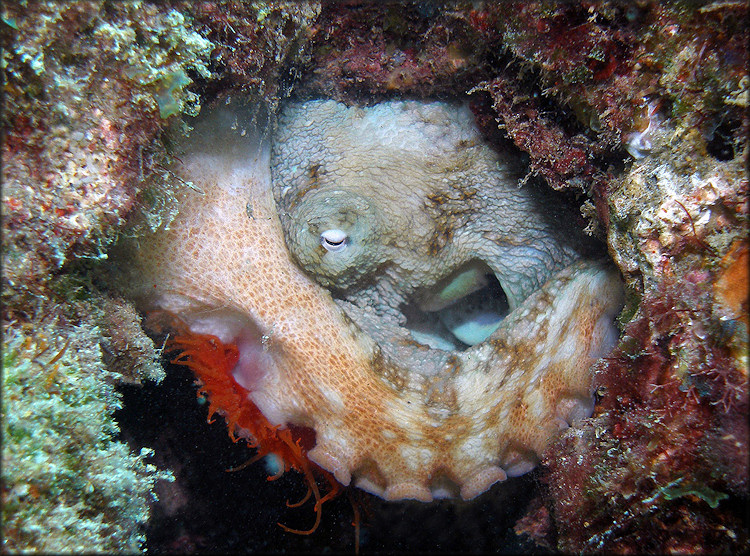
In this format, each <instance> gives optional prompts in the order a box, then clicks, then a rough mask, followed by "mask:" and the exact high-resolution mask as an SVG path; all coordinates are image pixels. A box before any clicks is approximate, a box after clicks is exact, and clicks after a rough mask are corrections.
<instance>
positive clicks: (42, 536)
mask: <svg viewBox="0 0 750 556" xmlns="http://www.w3.org/2000/svg"><path fill="white" fill-rule="evenodd" d="M100 338H101V331H100V330H99V329H98V327H95V326H89V325H83V326H74V327H68V326H59V325H56V324H51V325H47V326H45V327H40V328H35V329H33V330H30V329H29V328H28V327H27V328H26V329H24V327H20V328H14V327H6V328H5V330H4V338H3V349H2V362H3V377H2V380H3V397H2V423H3V450H2V483H3V498H2V502H3V504H2V507H3V508H2V519H3V535H2V537H3V541H2V542H3V544H2V550H3V551H4V552H9V553H15V552H26V551H43V552H48V553H64V552H81V551H85V552H113V551H117V552H138V551H140V550H141V549H142V545H143V543H144V541H145V536H144V524H145V522H146V520H147V519H148V515H149V503H150V502H151V501H152V500H154V499H155V497H154V495H153V494H152V490H153V487H154V483H155V482H156V481H157V480H171V477H172V476H171V473H169V472H165V471H159V470H157V469H156V467H155V466H154V465H152V464H149V463H147V459H148V458H149V457H150V455H151V454H152V452H151V451H150V450H148V449H144V450H142V451H141V453H140V454H137V455H136V454H133V453H131V452H130V450H129V448H128V446H127V445H126V444H125V443H123V442H121V441H119V440H117V439H116V437H117V434H118V432H119V430H118V426H117V424H116V422H115V421H114V419H113V413H114V411H115V410H117V409H119V408H120V406H121V403H120V396H119V394H118V393H117V392H116V390H115V388H114V379H116V378H117V377H116V374H115V373H112V372H109V371H108V370H106V369H105V368H104V364H103V362H102V350H101V348H100V345H99V340H100Z"/></svg>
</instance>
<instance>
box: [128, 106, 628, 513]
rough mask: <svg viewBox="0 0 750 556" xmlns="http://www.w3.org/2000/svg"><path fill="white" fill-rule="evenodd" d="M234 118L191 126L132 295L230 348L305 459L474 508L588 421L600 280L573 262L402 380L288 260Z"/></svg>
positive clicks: (140, 257)
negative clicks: (485, 333) (307, 434)
mask: <svg viewBox="0 0 750 556" xmlns="http://www.w3.org/2000/svg"><path fill="white" fill-rule="evenodd" d="M235 117H236V115H232V114H231V113H230V114H227V113H226V112H218V111H217V113H215V114H214V115H212V116H208V117H205V118H204V121H203V123H202V124H201V125H199V126H197V128H196V131H195V132H194V133H193V137H194V140H193V142H192V143H190V144H188V145H186V151H187V152H186V153H185V154H184V155H181V160H182V161H183V163H182V164H181V165H180V167H178V168H175V170H174V171H175V172H176V173H178V175H180V177H181V178H182V179H184V180H190V181H192V183H193V188H186V189H185V190H184V192H183V195H182V198H181V205H180V213H179V215H178V216H177V218H176V219H175V220H174V221H173V222H172V223H171V225H170V226H169V229H167V230H162V231H160V232H158V233H157V234H155V235H154V236H153V237H149V238H141V239H140V240H139V243H138V249H137V250H136V252H135V255H134V258H133V259H132V260H130V261H128V267H129V270H130V271H131V273H132V278H131V281H132V289H133V293H134V295H135V296H136V298H137V300H138V301H139V304H140V306H141V308H142V309H143V310H156V309H160V310H167V311H170V312H172V313H174V314H176V315H178V316H179V317H181V318H182V319H183V320H185V321H186V322H187V323H188V325H189V326H191V329H192V330H193V331H195V332H199V333H211V334H215V335H217V336H219V338H220V339H221V340H222V341H224V342H233V343H236V344H237V345H238V346H239V348H240V351H241V357H240V362H239V363H238V365H237V368H236V369H235V372H234V375H235V377H236V378H237V380H238V381H239V382H240V383H242V384H243V385H245V386H246V387H247V388H248V390H250V391H251V392H252V393H251V394H250V396H251V398H252V400H253V401H254V402H255V403H256V405H257V406H258V407H259V408H260V409H261V411H262V412H263V413H264V414H265V415H266V417H267V418H268V419H269V420H270V421H271V422H273V423H276V424H282V425H283V424H297V425H302V426H307V427H311V428H312V429H314V430H315V433H316V445H315V447H314V448H313V449H312V450H311V451H310V452H309V454H308V455H309V457H310V459H311V460H312V461H314V462H315V463H317V464H318V465H320V466H321V467H323V468H325V469H327V470H329V471H331V472H332V473H333V474H334V476H335V477H336V479H337V480H338V481H339V482H341V483H342V484H344V485H348V484H350V483H351V482H352V481H353V482H354V483H355V484H356V485H358V486H359V487H361V488H363V489H365V490H368V491H370V492H373V493H376V494H378V495H380V496H382V497H384V498H386V499H389V500H396V499H404V498H412V499H417V500H422V501H430V500H432V499H433V498H438V497H445V496H456V495H460V496H461V497H462V498H464V499H470V498H473V497H475V496H477V495H479V494H481V493H482V492H484V491H485V490H486V489H488V488H489V487H490V486H491V485H492V484H493V483H495V482H497V481H501V480H503V479H505V478H506V476H513V475H518V474H521V473H523V472H525V471H528V470H529V469H530V468H532V467H533V466H534V465H535V463H536V461H537V456H538V454H540V452H541V451H542V450H544V449H545V447H546V446H547V445H548V444H549V443H550V442H551V440H552V439H554V438H555V436H556V433H557V432H558V431H559V430H560V429H561V428H563V427H566V426H568V423H570V422H572V421H573V420H575V419H577V418H580V417H583V416H586V415H587V414H588V413H589V412H590V411H591V407H592V403H593V402H592V393H591V391H590V384H591V379H590V374H589V368H590V366H591V365H592V363H593V362H594V361H595V360H596V359H597V358H599V357H600V356H602V355H603V354H604V353H605V352H606V351H607V350H608V349H609V348H610V347H611V345H612V344H613V342H614V340H615V338H616V332H615V329H614V327H613V324H612V320H613V318H614V316H615V315H616V313H617V312H618V311H619V309H620V307H621V303H622V291H621V286H620V282H619V279H618V276H617V274H616V273H615V272H614V271H613V270H612V269H611V268H609V267H607V266H606V265H603V264H600V263H596V262H585V261H583V262H577V263H573V264H571V265H570V266H568V267H566V268H565V269H563V270H560V271H558V272H556V273H555V275H554V276H553V278H552V279H551V280H550V281H548V282H547V283H546V285H544V286H543V287H542V288H540V289H539V290H537V291H535V292H533V293H531V294H530V295H528V296H527V297H526V299H525V300H524V301H523V302H522V303H521V304H520V305H519V306H518V307H517V308H516V309H515V310H513V311H512V312H511V313H510V314H509V315H508V316H507V318H506V319H505V320H504V321H503V323H502V325H501V326H500V328H499V329H498V330H497V331H496V332H495V333H494V334H493V335H492V336H491V338H490V339H489V340H487V341H485V342H482V343H481V344H478V345H476V346H473V347H471V348H469V349H467V350H466V351H463V352H456V353H455V354H454V356H453V357H452V358H451V360H450V365H449V367H447V368H446V369H444V370H443V371H442V372H440V373H439V374H438V375H436V376H432V377H426V376H424V375H422V374H419V373H416V372H410V371H411V370H410V369H404V368H402V367H400V366H399V365H397V364H395V363H394V362H393V361H391V360H390V359H389V357H387V356H386V355H385V354H384V352H383V350H381V348H380V347H379V346H378V345H377V343H376V342H375V341H374V340H373V339H372V338H371V337H370V336H368V335H367V334H365V333H364V332H363V331H362V330H361V329H360V328H359V327H358V326H357V325H356V324H355V323H353V322H352V321H351V319H349V318H348V317H347V316H346V315H345V313H344V312H343V310H342V309H341V308H340V307H339V305H337V303H336V302H334V300H333V298H332V296H331V294H330V293H329V291H328V290H326V289H325V288H323V287H321V286H320V285H319V284H317V283H315V282H314V281H313V280H312V279H311V278H310V277H309V276H308V275H307V274H306V273H305V272H304V271H303V270H301V269H300V268H299V266H298V265H297V264H295V262H294V261H293V260H292V258H291V257H290V255H289V253H288V251H287V249H286V245H285V239H284V233H283V229H282V226H281V222H280V220H279V216H278V212H277V209H276V206H275V202H274V198H273V193H272V189H271V181H270V168H269V156H270V153H269V145H268V144H267V143H266V142H265V141H262V140H260V139H259V138H258V135H259V134H258V133H256V132H253V131H252V130H249V132H248V133H245V134H244V136H243V135H240V133H239V130H238V131H232V130H231V129H230V128H231V127H233V125H232V123H233V120H234V119H235ZM199 190H200V191H199Z"/></svg>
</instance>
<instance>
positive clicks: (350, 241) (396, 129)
mask: <svg viewBox="0 0 750 556" xmlns="http://www.w3.org/2000/svg"><path fill="white" fill-rule="evenodd" d="M521 176H522V174H521V169H520V167H519V165H518V164H517V163H516V161H515V160H514V158H513V156H512V154H509V153H503V152H497V151H495V150H493V149H492V148H491V147H490V146H489V145H488V144H487V143H486V142H485V141H484V140H483V139H482V137H481V135H480V133H479V130H478V129H477V126H476V124H475V123H474V117H473V115H472V113H471V111H470V110H469V108H468V106H467V105H466V104H459V103H446V102H437V101H433V102H419V101H387V102H381V103H379V104H376V105H374V106H370V107H364V108H362V107H357V106H352V107H347V106H346V105H345V104H343V103H340V102H336V101H333V100H311V101H306V102H301V103H289V104H287V106H286V107H285V108H284V110H283V111H282V113H281V115H280V117H279V126H278V131H277V133H276V135H275V137H274V142H273V149H272V153H271V178H272V186H273V190H274V196H275V199H276V201H277V204H278V207H279V213H280V217H281V223H282V226H283V228H284V231H285V234H286V239H287V245H288V247H289V251H290V252H291V254H292V257H293V258H294V259H295V260H296V261H297V262H298V263H299V265H300V266H301V267H302V268H303V269H304V270H305V271H307V272H308V274H310V275H311V276H312V277H313V278H314V279H315V280H316V281H317V282H318V283H320V284H321V285H323V286H325V287H328V288H331V289H332V290H333V291H334V293H335V295H336V297H337V298H339V299H340V300H342V301H343V303H341V306H342V307H343V308H344V310H345V312H346V313H347V315H348V316H349V317H351V318H352V320H354V321H355V322H356V323H357V324H358V325H359V326H360V327H361V328H362V329H363V330H364V331H365V332H366V333H367V334H369V335H370V336H371V337H373V338H374V339H375V340H376V341H377V342H378V344H379V345H380V346H381V347H382V348H383V349H384V350H385V352H386V354H387V355H388V356H389V357H390V358H391V359H392V360H394V361H397V362H398V363H399V364H400V365H401V366H402V367H406V368H410V369H417V370H418V372H421V373H422V374H427V375H434V374H437V373H439V372H441V370H442V369H443V368H444V367H445V366H446V365H447V360H448V358H449V354H448V353H445V352H441V351H436V350H434V349H430V350H428V349H425V346H424V345H421V344H420V345H415V342H414V338H413V337H412V335H411V334H410V333H409V331H408V330H407V329H406V326H405V325H406V324H407V316H406V315H405V314H403V312H402V311H401V307H402V306H404V305H409V304H410V302H413V304H415V305H416V306H419V307H420V308H427V309H428V310H435V309H439V308H442V307H443V306H445V305H450V304H451V303H453V302H455V301H456V298H462V297H464V296H465V295H466V294H468V293H471V291H472V289H474V288H475V287H478V286H479V285H480V284H477V283H475V282H474V281H472V280H471V279H469V280H468V281H467V282H466V284H465V286H464V287H463V288H453V289H452V290H451V291H452V294H453V295H444V294H442V292H444V291H445V288H444V287H443V288H442V291H441V285H444V284H445V283H446V282H448V283H450V282H451V277H452V276H455V275H456V274H457V273H461V271H462V270H465V269H467V268H468V269H471V268H479V269H478V270H477V272H476V273H477V274H478V277H479V278H483V273H482V272H481V267H480V265H482V266H484V265H486V266H484V268H487V270H488V271H490V272H492V273H493V274H494V275H495V277H496V278H497V279H498V281H499V283H500V285H501V286H502V288H503V291H504V293H505V294H506V297H507V300H508V305H509V307H510V309H511V310H512V309H515V308H516V307H518V306H519V305H520V304H521V303H522V302H523V301H524V300H525V299H526V298H527V297H528V296H529V295H530V294H531V293H532V292H535V291H537V290H538V289H539V288H540V287H541V286H542V285H543V284H544V283H545V282H546V281H547V280H548V279H549V278H550V277H551V276H552V275H553V274H554V273H555V272H557V271H559V270H561V269H562V268H564V267H565V266H567V265H568V264H570V263H572V262H573V261H574V260H576V259H578V258H580V256H579V254H578V252H577V248H578V246H579V245H580V244H583V243H584V240H583V236H582V234H581V232H580V231H578V232H576V230H574V229H573V228H572V226H570V220H571V218H570V215H566V214H565V213H564V212H563V211H562V210H560V209H559V207H555V206H554V205H553V201H552V200H551V199H550V198H549V195H547V196H545V195H543V193H542V192H541V191H539V190H538V189H535V188H533V187H532V186H531V185H530V184H527V185H525V186H520V185H519V181H520V178H521ZM331 229H335V230H341V231H343V232H345V233H346V238H347V239H346V245H344V246H343V247H342V248H341V249H340V250H337V251H335V252H329V251H328V250H326V249H325V248H323V247H322V245H321V242H322V240H321V233H322V232H325V230H331ZM467 274H469V275H470V276H471V274H470V273H466V272H464V274H463V276H466V275H467ZM444 336H447V334H444ZM442 343H443V344H445V343H446V341H445V339H443V342H442ZM433 347H437V346H436V345H435V344H433ZM447 349H450V346H445V345H444V350H447Z"/></svg>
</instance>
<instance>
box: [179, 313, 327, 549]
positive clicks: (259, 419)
mask: <svg viewBox="0 0 750 556" xmlns="http://www.w3.org/2000/svg"><path fill="white" fill-rule="evenodd" d="M179 328H180V330H179V334H178V335H177V336H174V337H172V338H170V339H169V340H168V341H167V346H168V348H169V350H171V351H179V354H178V355H177V356H175V357H174V358H173V359H172V360H171V362H172V363H174V364H178V365H184V366H186V367H188V368H189V369H190V370H191V371H193V373H195V375H196V377H197V378H198V380H199V382H200V385H201V386H200V388H199V390H198V395H205V396H206V397H207V398H208V402H209V407H208V421H209V422H212V420H213V416H214V414H216V413H219V414H221V415H222V416H223V417H224V419H225V420H226V422H227V428H228V429H229V435H230V437H231V438H232V441H233V442H237V441H238V440H239V439H240V438H242V439H244V440H245V441H246V442H247V443H248V444H249V445H250V447H252V448H256V449H257V454H256V455H255V456H254V457H252V458H251V459H250V460H248V461H247V462H245V463H243V464H241V465H239V466H237V467H234V468H230V469H229V470H228V471H238V470H240V469H243V468H245V467H247V466H248V465H250V464H251V463H254V462H255V461H257V460H258V459H260V458H262V457H263V456H265V455H267V454H269V453H275V454H277V455H278V456H279V458H280V459H281V461H282V462H283V466H282V469H280V470H279V472H278V473H277V474H275V475H271V476H269V477H268V480H269V481H270V480H275V479H277V478H279V477H280V476H281V475H282V474H283V473H284V472H285V471H288V470H289V469H294V470H296V471H298V472H300V473H302V474H303V475H304V476H305V480H306V482H307V484H308V492H307V494H306V495H305V496H304V498H303V499H302V500H301V501H299V502H296V503H294V504H291V503H289V502H288V501H287V506H288V507H290V508H296V507H300V506H301V505H302V504H304V503H305V502H307V501H308V500H309V499H310V496H311V495H313V496H314V497H315V505H314V507H313V509H314V511H315V523H314V524H313V526H312V527H311V528H310V529H308V530H300V529H293V528H291V527H288V526H286V525H284V524H282V523H279V524H278V525H279V527H281V528H282V529H284V531H287V532H289V533H295V534H298V535H309V534H311V533H313V532H314V531H315V530H316V529H317V528H318V526H319V525H320V521H321V517H322V509H321V507H322V505H323V503H325V502H327V501H328V500H331V499H332V498H335V497H336V496H337V495H338V494H340V493H341V491H342V487H341V484H340V483H339V482H338V481H336V479H335V478H334V477H333V475H332V474H331V473H329V472H328V471H325V470H324V469H321V468H319V467H317V466H316V465H314V464H313V463H312V462H310V460H309V459H308V458H307V450H306V449H305V448H304V447H303V446H302V445H301V440H300V439H299V438H298V439H295V438H294V435H293V434H292V431H291V430H290V429H287V428H281V427H280V426H278V425H272V424H271V423H270V422H269V421H268V419H266V417H265V416H264V415H263V414H262V413H261V411H260V410H259V409H258V407H257V406H256V405H255V404H254V403H253V402H252V401H251V400H250V399H249V397H248V394H249V392H248V391H247V390H246V389H245V388H244V387H242V386H241V385H240V384H239V383H238V382H237V381H236V380H235V379H234V377H233V376H232V370H233V369H234V367H235V365H236V364H237V362H238V361H239V349H238V348H237V346H235V345H233V344H225V343H223V342H222V341H221V340H220V339H219V338H217V337H216V336H212V335H208V334H195V333H192V332H189V331H187V329H186V328H182V327H179ZM313 471H314V472H315V474H318V475H321V476H322V478H323V479H325V481H326V482H327V483H328V484H329V486H330V490H329V491H328V492H327V493H326V494H325V495H324V496H322V495H321V492H320V489H319V488H318V485H317V482H316V480H315V475H314V474H313Z"/></svg>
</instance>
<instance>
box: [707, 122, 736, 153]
mask: <svg viewBox="0 0 750 556" xmlns="http://www.w3.org/2000/svg"><path fill="white" fill-rule="evenodd" d="M739 125H740V124H739V122H737V121H734V120H729V121H725V122H722V123H721V124H720V125H719V127H717V128H716V130H715V131H714V134H713V137H712V138H711V140H710V141H709V142H708V143H707V144H706V150H707V151H708V153H709V154H710V155H711V156H713V157H714V158H716V159H717V160H721V161H726V160H732V159H733V158H734V132H735V131H736V130H737V128H738V127H739Z"/></svg>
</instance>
